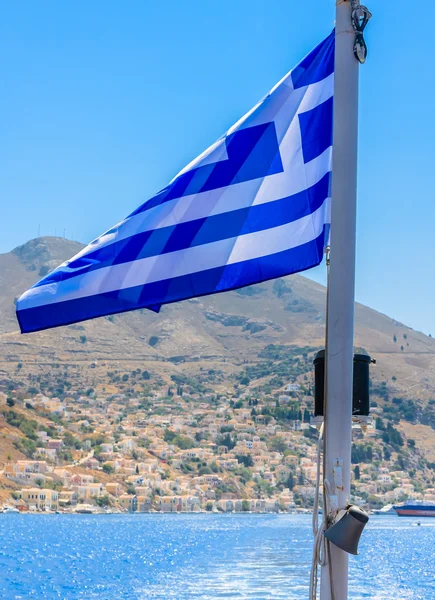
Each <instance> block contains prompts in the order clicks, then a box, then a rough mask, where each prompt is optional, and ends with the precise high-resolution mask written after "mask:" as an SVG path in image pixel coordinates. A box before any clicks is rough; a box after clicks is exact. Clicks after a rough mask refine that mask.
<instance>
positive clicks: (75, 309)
mask: <svg viewBox="0 0 435 600" xmlns="http://www.w3.org/2000/svg"><path fill="white" fill-rule="evenodd" d="M333 89H334V32H333V33H331V35H330V36H329V37H328V38H327V39H326V40H324V41H323V42H322V43H321V44H320V45H319V46H317V47H316V48H315V49H314V50H313V51H312V52H311V53H310V54H309V55H308V56H307V57H306V58H304V59H303V60H302V62H301V63H299V64H298V65H297V66H296V67H295V68H294V69H293V70H292V71H290V73H288V74H287V75H286V76H285V77H284V78H283V79H282V80H281V81H280V82H279V83H278V84H277V85H276V86H275V87H274V88H273V89H272V90H271V91H270V92H269V94H267V96H265V97H264V98H263V99H262V100H261V101H260V102H259V103H258V104H257V105H256V106H255V107H254V108H253V109H252V110H251V111H249V112H248V113H247V114H246V115H245V116H244V117H243V118H242V119H240V121H238V122H237V123H236V124H235V125H233V127H231V129H229V130H228V131H227V133H226V134H225V135H224V136H223V137H222V138H221V139H219V140H218V141H217V142H216V143H215V144H213V145H212V146H210V148H208V150H206V151H205V152H204V153H203V154H201V155H200V156H199V157H198V158H197V159H195V160H194V161H193V162H191V163H190V164H189V165H188V166H187V167H185V168H184V169H183V170H182V171H181V172H180V173H179V174H178V175H177V176H176V177H175V178H174V179H173V180H172V181H171V182H170V183H169V185H168V186H167V187H165V188H164V189H163V190H161V191H160V192H159V193H158V194H156V195H155V196H154V197H152V198H150V199H149V200H147V201H146V202H145V203H144V204H142V206H140V207H139V208H138V209H137V210H135V211H134V212H133V213H132V214H131V215H129V216H128V217H127V218H126V219H124V220H123V221H121V222H120V223H119V224H118V225H116V226H115V227H113V228H112V229H110V230H109V231H107V232H106V233H104V234H103V235H102V236H100V237H99V238H97V239H96V240H94V241H93V242H92V243H91V244H89V246H87V247H86V248H85V249H84V250H82V251H81V252H79V254H77V255H76V256H74V257H73V258H72V259H71V260H69V261H67V262H65V263H64V264H62V265H61V266H60V267H58V268H57V269H55V270H54V271H53V272H52V273H51V274H49V275H48V276H46V277H44V279H42V280H41V281H39V282H38V283H37V284H36V285H34V286H33V287H32V288H30V289H29V290H28V291H27V292H25V293H24V294H23V295H22V296H21V297H20V298H19V300H18V302H17V317H18V321H19V323H20V327H21V331H22V332H23V333H24V332H30V331H38V330H41V329H47V328H50V327H57V326H59V325H67V324H70V323H75V322H77V321H84V320H86V319H93V318H95V317H100V316H103V315H109V314H114V313H121V312H125V311H130V310H135V309H138V308H149V309H151V310H155V311H158V310H159V309H160V307H161V306H162V305H163V304H167V303H170V302H177V301H179V300H185V299H187V298H192V297H196V296H202V295H205V294H214V293H217V292H223V291H226V290H232V289H235V288H240V287H242V286H246V285H250V284H254V283H258V282H261V281H265V280H267V279H272V278H275V277H281V276H283V275H289V274H291V273H296V272H299V271H304V270H305V269H309V268H311V267H314V266H316V265H318V264H319V263H320V262H321V260H322V256H323V250H324V246H325V244H326V243H327V238H328V234H329V222H330V198H329V197H330V186H331V155H332V112H333Z"/></svg>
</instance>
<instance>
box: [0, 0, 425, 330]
mask: <svg viewBox="0 0 435 600" xmlns="http://www.w3.org/2000/svg"><path fill="white" fill-rule="evenodd" d="M367 2H368V4H369V8H370V9H371V10H372V12H373V13H374V18H373V20H372V21H371V23H370V25H369V29H368V32H367V39H368V44H369V50H370V57H369V61H368V63H367V64H366V65H365V66H364V68H363V69H362V70H361V107H360V108H361V111H360V159H359V208H358V264H357V299H358V300H359V301H360V302H363V303H365V304H368V305H369V306H371V307H373V308H376V309H377V310H380V311H382V312H385V313H387V314H389V315H390V316H392V317H394V318H396V319H398V320H401V321H403V322H405V323H407V324H409V325H410V326H412V327H414V328H415V329H421V330H422V331H424V332H426V333H429V332H432V333H433V334H434V335H435V310H434V298H435V277H434V271H435V269H434V259H435V233H434V229H435V208H434V202H435V194H434V191H433V181H434V175H435V150H434V140H435V108H434V107H435V100H434V96H435V67H434V64H435V56H434V48H433V40H432V38H433V35H432V32H431V26H432V23H434V22H435V7H434V5H433V4H430V3H426V5H425V7H424V9H423V7H422V6H421V5H420V6H419V7H418V8H415V7H414V4H413V3H410V2H405V0H397V1H396V2H394V3H389V2H385V0H382V1H381V0H367ZM334 6H335V2H334V1H333V0H310V2H302V1H292V0H270V1H269V2H265V0H261V1H259V0H220V2H212V1H211V0H185V1H181V0H166V1H165V0H158V1H157V0H147V1H145V0H129V1H128V2H119V1H118V0H93V1H92V2H89V1H88V0H75V1H74V2H58V1H57V0H44V1H43V0H39V1H38V0H21V1H20V2H10V3H3V6H2V18H1V22H0V50H1V55H2V66H1V67H0V73H1V82H2V83H1V88H2V91H1V93H0V131H1V134H0V139H1V142H0V232H1V235H0V252H7V251H9V250H11V249H12V248H14V247H15V246H17V245H19V244H21V243H23V242H25V241H27V240H28V239H30V238H33V237H36V236H37V233H38V225H40V228H41V229H40V230H41V235H54V234H55V232H56V233H57V234H58V235H59V234H61V235H63V230H64V228H65V229H66V236H67V237H73V238H74V239H76V240H79V241H82V242H88V241H90V240H91V239H93V238H94V237H96V236H97V235H98V234H100V233H101V232H102V231H104V230H105V229H107V228H108V227H110V226H111V225H113V224H114V223H116V222H117V221H119V220H120V219H121V218H123V217H124V216H126V215H127V214H128V213H129V212H130V211H131V210H132V209H134V208H135V207H136V206H137V205H138V204H139V203H140V202H142V201H143V200H145V199H146V198H147V197H148V196H150V195H151V194H153V193H155V192H156V191H157V190H159V189H160V188H161V187H163V186H164V185H165V184H166V183H167V182H168V180H169V179H170V178H172V176H173V175H175V173H176V172H177V171H178V170H179V169H180V168H181V167H183V166H184V165H185V164H186V163H187V162H189V161H190V160H191V159H192V158H194V157H195V156H196V155H197V154H199V153H200V152H202V151H203V150H204V149H205V148H206V147H207V146H208V145H209V144H210V143H212V142H213V141H214V140H215V139H216V138H218V137H219V136H220V135H221V134H222V133H223V132H224V131H225V130H226V129H227V128H228V127H229V126H230V125H232V123H233V122H234V121H236V120H237V119H238V118H239V117H240V116H241V115H243V114H244V113H245V112H246V111H247V110H248V109H249V108H251V107H252V106H253V105H254V104H255V103H256V102H257V100H259V99H260V98H261V97H262V96H263V95H264V93H266V92H267V91H268V90H269V89H270V88H271V87H272V86H273V85H274V83H275V82H276V81H277V80H278V79H280V78H281V77H282V76H283V75H284V73H286V72H287V71H288V70H289V69H290V68H291V67H292V66H293V65H294V64H295V63H296V62H297V61H298V60H300V58H302V57H303V56H304V55H305V54H306V53H307V52H308V51H309V50H310V49H311V48H312V47H313V46H314V45H315V44H317V43H318V42H319V41H320V40H321V39H322V38H323V37H325V36H326V35H327V34H328V33H329V32H330V30H331V28H332V27H333V20H334ZM312 276H313V277H314V278H316V279H318V280H320V281H321V280H322V279H323V269H318V270H316V272H314V273H312Z"/></svg>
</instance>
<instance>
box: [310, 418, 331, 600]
mask: <svg viewBox="0 0 435 600" xmlns="http://www.w3.org/2000/svg"><path fill="white" fill-rule="evenodd" d="M322 444H323V423H322V425H321V426H320V431H319V439H318V441H317V472H316V487H315V492H314V506H313V520H312V528H313V535H314V544H313V556H312V560H311V573H310V596H309V599H310V600H316V598H317V581H318V568H319V565H320V566H323V565H324V564H325V549H324V543H325V538H324V536H323V533H324V531H325V529H326V523H327V518H328V515H327V502H326V496H327V494H326V490H325V491H324V493H323V498H324V500H323V519H322V526H321V527H319V500H320V465H321V460H320V459H321V457H322Z"/></svg>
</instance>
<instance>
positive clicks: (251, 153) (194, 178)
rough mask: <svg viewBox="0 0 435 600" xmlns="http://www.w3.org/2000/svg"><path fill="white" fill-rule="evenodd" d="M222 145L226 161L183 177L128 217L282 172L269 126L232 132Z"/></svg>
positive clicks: (207, 166) (268, 124) (271, 124)
mask: <svg viewBox="0 0 435 600" xmlns="http://www.w3.org/2000/svg"><path fill="white" fill-rule="evenodd" d="M225 145H226V150H227V156H228V158H227V159H226V160H221V161H218V162H216V163H211V164H207V165H204V166H200V167H197V168H196V169H192V170H191V171H188V172H187V173H183V174H182V175H180V176H179V177H177V178H176V179H175V180H174V181H173V182H172V183H171V184H170V185H169V186H168V187H167V188H165V189H164V190H162V191H160V192H159V193H158V194H157V195H156V196H154V197H153V198H151V199H150V200H148V201H147V202H145V203H144V204H143V205H142V206H140V207H139V208H138V209H137V210H135V211H134V212H133V213H132V215H136V214H138V213H140V212H143V211H144V210H149V209H150V208H154V207H155V206H158V205H159V204H163V202H168V201H169V200H174V199H176V198H182V197H183V196H186V195H192V194H200V193H201V192H208V191H210V190H216V189H218V188H223V187H227V186H228V185H232V184H234V183H242V182H243V181H250V180H251V179H259V178H261V177H266V176H267V175H272V174H274V173H281V172H282V171H283V166H282V162H281V156H280V153H279V144H278V140H277V137H276V130H275V123H273V122H272V123H264V124H262V125H256V126H254V127H249V128H247V129H241V130H240V131H236V132H234V133H232V134H230V135H229V136H228V137H227V138H226V139H225ZM132 215H130V216H132Z"/></svg>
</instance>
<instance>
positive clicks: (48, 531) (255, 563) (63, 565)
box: [0, 514, 435, 600]
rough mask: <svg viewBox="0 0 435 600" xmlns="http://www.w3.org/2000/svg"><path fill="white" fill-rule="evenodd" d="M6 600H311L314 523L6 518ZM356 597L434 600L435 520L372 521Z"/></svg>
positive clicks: (280, 518)
mask: <svg viewBox="0 0 435 600" xmlns="http://www.w3.org/2000/svg"><path fill="white" fill-rule="evenodd" d="M0 539H1V549H0V598H1V600H15V599H25V600H27V599H33V598H37V599H38V600H42V599H44V600H52V599H53V600H54V599H55V598H56V599H58V598H60V599H62V600H79V599H94V598H98V599H99V600H145V599H146V600H148V599H159V600H168V599H171V598H173V599H176V600H188V599H190V598H192V599H202V600H215V599H221V598H225V599H228V598H234V599H236V598H237V599H246V600H248V599H249V600H254V599H255V600H267V599H271V600H275V599H283V600H284V599H285V600H292V599H295V600H297V599H302V598H303V599H304V600H305V599H306V598H307V597H308V576H309V566H310V562H311V542H312V538H311V531H310V517H308V516H293V515H213V514H204V515H155V514H153V515H101V516H97V515H89V516H87V515H18V514H6V515H5V514H3V515H0ZM350 560H351V562H350V582H351V583H350V594H349V598H352V599H354V600H357V599H358V600H359V599H362V598H372V599H376V600H409V599H415V600H417V599H418V600H420V599H421V600H435V520H434V521H431V520H429V521H424V520H422V524H421V526H420V527H419V526H417V521H416V520H414V519H399V518H398V517H372V518H371V520H370V523H369V525H368V527H367V529H366V531H365V532H364V534H363V538H362V540H361V544H360V555H359V556H357V557H351V559H350Z"/></svg>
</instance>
